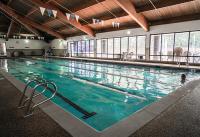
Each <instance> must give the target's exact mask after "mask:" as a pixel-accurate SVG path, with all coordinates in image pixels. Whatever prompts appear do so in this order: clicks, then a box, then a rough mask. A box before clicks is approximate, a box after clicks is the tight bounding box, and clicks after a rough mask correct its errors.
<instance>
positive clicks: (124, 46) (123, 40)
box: [121, 37, 128, 54]
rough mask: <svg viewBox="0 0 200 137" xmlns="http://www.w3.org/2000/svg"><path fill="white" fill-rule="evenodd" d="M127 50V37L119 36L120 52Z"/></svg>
mask: <svg viewBox="0 0 200 137" xmlns="http://www.w3.org/2000/svg"><path fill="white" fill-rule="evenodd" d="M124 52H128V37H123V38H121V54H123V53H124Z"/></svg>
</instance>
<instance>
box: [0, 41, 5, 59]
mask: <svg viewBox="0 0 200 137" xmlns="http://www.w3.org/2000/svg"><path fill="white" fill-rule="evenodd" d="M0 56H6V44H5V43H0Z"/></svg>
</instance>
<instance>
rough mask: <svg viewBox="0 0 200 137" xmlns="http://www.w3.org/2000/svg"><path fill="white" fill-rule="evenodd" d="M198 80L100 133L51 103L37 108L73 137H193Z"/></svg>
mask: <svg viewBox="0 0 200 137" xmlns="http://www.w3.org/2000/svg"><path fill="white" fill-rule="evenodd" d="M1 73H2V75H3V76H4V77H5V78H6V79H8V80H9V81H10V82H11V83H12V84H13V85H14V86H15V87H17V88H18V90H22V89H23V87H24V85H23V84H22V83H20V82H19V81H17V80H16V79H15V78H13V77H12V76H10V75H9V74H7V73H6V72H3V71H1ZM199 83H200V80H195V81H192V82H189V83H187V84H185V85H184V86H183V87H181V88H179V89H178V90H177V91H175V92H173V93H171V94H169V95H168V96H166V97H164V98H163V99H161V100H160V101H158V102H156V103H153V104H152V105H150V106H148V107H145V108H144V109H143V110H141V111H138V112H137V113H135V114H133V115H131V116H130V117H128V118H126V119H125V120H123V121H121V122H119V123H117V124H115V125H113V126H112V127H111V128H108V129H106V130H104V131H103V132H97V131H95V130H93V129H92V128H90V127H88V126H87V125H85V124H83V123H81V122H80V120H77V119H76V118H74V117H73V116H71V115H70V114H69V113H67V112H65V111H63V110H62V109H60V108H59V107H57V106H56V105H54V104H53V103H51V102H49V103H47V104H45V105H42V106H41V107H40V109H41V110H42V111H44V112H45V113H46V114H47V115H48V116H49V117H51V118H52V119H54V120H55V121H56V122H57V123H58V124H59V125H60V126H61V127H62V128H63V129H65V130H66V131H67V132H69V133H70V134H71V135H72V136H74V137H112V136H113V137H128V136H130V135H131V137H139V136H140V137H143V136H147V137H150V136H152V137H159V136H162V137H163V136H170V137H171V136H185V135H189V136H195V135H197V134H199V132H200V130H199V129H200V121H199V119H200V115H199V114H200V109H199V108H200V107H199V106H200V84H199ZM9 84H10V83H9ZM4 92H5V91H4ZM13 96H14V94H13ZM8 104H9V100H8ZM5 113H6V112H5ZM7 113H9V111H8V112H7ZM0 114H1V113H0ZM35 115H40V114H35ZM0 116H1V115H0ZM22 124H23V123H22ZM41 124H42V123H41ZM61 127H60V128H61ZM62 128H61V129H62ZM29 130H31V128H30V129H29ZM192 131H194V132H192ZM66 134H67V133H66ZM58 136H59V135H58ZM66 136H67V135H66Z"/></svg>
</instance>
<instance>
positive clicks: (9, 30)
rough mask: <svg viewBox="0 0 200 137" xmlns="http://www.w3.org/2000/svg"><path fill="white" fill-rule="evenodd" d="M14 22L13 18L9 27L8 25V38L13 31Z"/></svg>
mask: <svg viewBox="0 0 200 137" xmlns="http://www.w3.org/2000/svg"><path fill="white" fill-rule="evenodd" d="M13 24H14V20H11V22H10V25H9V27H8V32H7V34H6V36H7V38H9V37H10V33H11V29H12V27H13Z"/></svg>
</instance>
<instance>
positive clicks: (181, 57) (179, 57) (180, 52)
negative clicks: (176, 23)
mask: <svg viewBox="0 0 200 137" xmlns="http://www.w3.org/2000/svg"><path fill="white" fill-rule="evenodd" d="M188 41H189V32H183V33H175V44H174V61H177V62H179V61H180V62H187V55H188Z"/></svg>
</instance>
